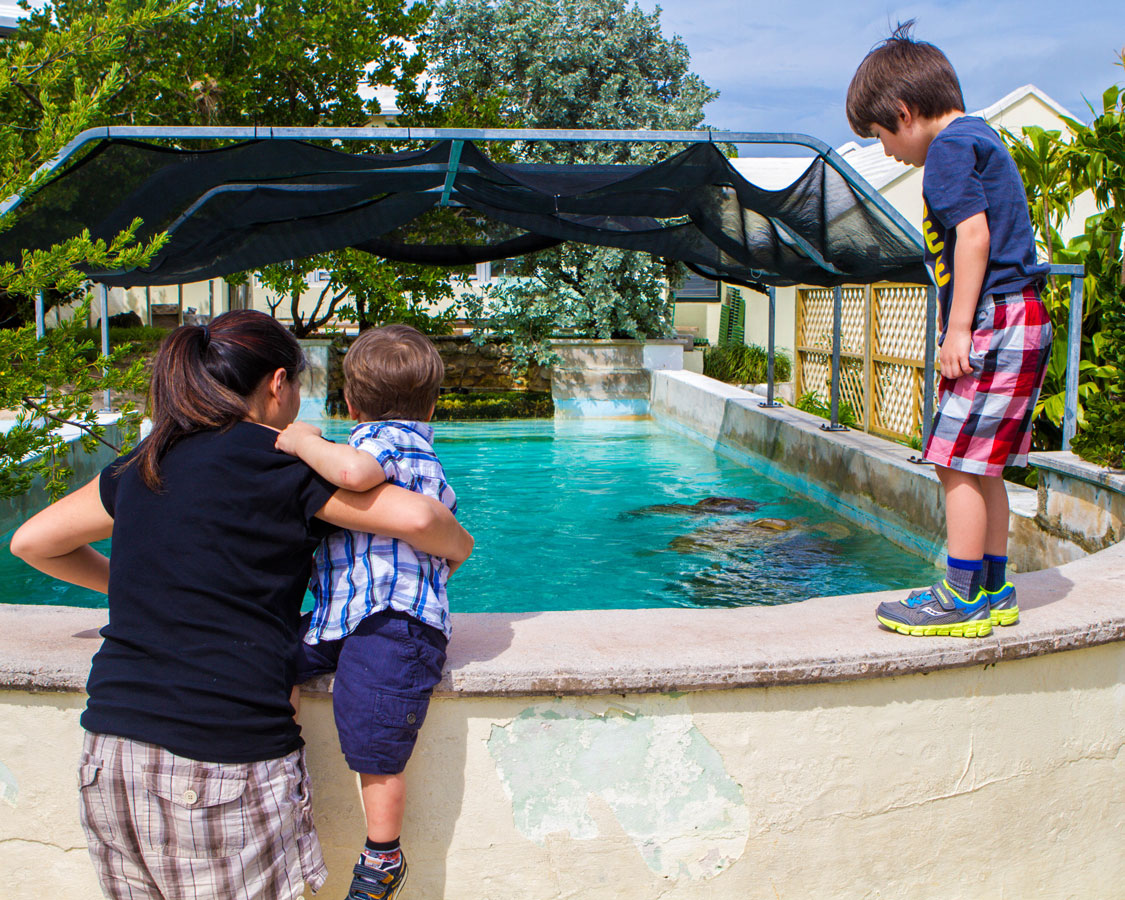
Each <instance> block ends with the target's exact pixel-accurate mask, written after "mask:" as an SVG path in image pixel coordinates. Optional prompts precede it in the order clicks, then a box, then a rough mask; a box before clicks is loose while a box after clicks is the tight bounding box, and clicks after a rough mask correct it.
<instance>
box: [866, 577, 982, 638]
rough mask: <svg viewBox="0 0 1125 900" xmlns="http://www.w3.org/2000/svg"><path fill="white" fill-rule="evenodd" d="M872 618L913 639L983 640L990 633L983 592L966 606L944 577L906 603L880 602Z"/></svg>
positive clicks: (912, 595) (979, 592)
mask: <svg viewBox="0 0 1125 900" xmlns="http://www.w3.org/2000/svg"><path fill="white" fill-rule="evenodd" d="M875 618H876V619H878V620H879V621H880V622H881V623H882V624H883V625H886V626H887V628H890V629H891V630H892V631H897V632H899V633H900V634H911V635H915V636H932V635H948V636H950V637H985V636H986V635H988V634H991V633H992V618H991V615H990V610H989V603H988V597H987V595H986V594H985V593H984V591H978V592H977V595H976V597H975V598H974V600H973V602H972V603H968V602H966V601H965V598H963V597H962V596H961V595H960V594H958V593H957V592H956V591H955V590H953V588H951V587H950V586H949V582H948V581H946V580H945V579H944V578H943V579H942V580H941V581H940V582H938V583H937V584H935V585H933V586H932V587H928V588H924V589H922V590H920V591H914V592H912V593H911V594H910V596H909V597H907V598H906V599H905V600H892V601H888V602H884V603H880V604H879V608H878V609H877V610H876V611H875Z"/></svg>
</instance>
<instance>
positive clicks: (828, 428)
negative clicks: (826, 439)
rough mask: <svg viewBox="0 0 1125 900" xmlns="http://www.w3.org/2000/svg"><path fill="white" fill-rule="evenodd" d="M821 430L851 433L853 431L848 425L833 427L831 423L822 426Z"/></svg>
mask: <svg viewBox="0 0 1125 900" xmlns="http://www.w3.org/2000/svg"><path fill="white" fill-rule="evenodd" d="M820 430H821V431H851V429H850V428H848V426H847V425H833V424H832V423H831V422H827V423H825V424H824V425H821V426H820Z"/></svg>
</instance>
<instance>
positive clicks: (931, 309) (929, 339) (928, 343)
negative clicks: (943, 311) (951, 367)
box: [910, 284, 937, 465]
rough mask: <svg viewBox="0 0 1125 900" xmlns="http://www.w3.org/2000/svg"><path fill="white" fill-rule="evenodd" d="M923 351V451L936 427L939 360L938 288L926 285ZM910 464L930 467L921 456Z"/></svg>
mask: <svg viewBox="0 0 1125 900" xmlns="http://www.w3.org/2000/svg"><path fill="white" fill-rule="evenodd" d="M923 340H924V341H925V347H924V348H923V350H922V359H923V363H922V450H923V451H925V449H926V442H927V441H929V439H930V431H932V430H933V427H934V362H935V360H936V358H937V288H936V287H935V286H934V285H932V284H929V285H926V335H925V337H924V338H923ZM910 462H912V463H916V464H918V465H930V461H929V460H928V459H923V458H922V456H921V455H912V456H911V457H910Z"/></svg>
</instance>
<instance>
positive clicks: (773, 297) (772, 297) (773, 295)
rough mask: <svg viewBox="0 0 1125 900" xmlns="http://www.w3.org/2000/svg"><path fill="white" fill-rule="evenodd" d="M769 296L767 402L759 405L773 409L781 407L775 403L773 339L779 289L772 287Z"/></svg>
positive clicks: (768, 292)
mask: <svg viewBox="0 0 1125 900" xmlns="http://www.w3.org/2000/svg"><path fill="white" fill-rule="evenodd" d="M766 293H767V295H768V296H769V310H770V312H769V337H768V341H767V349H766V402H765V403H759V404H758V405H759V406H761V407H764V408H767V409H769V408H772V407H775V406H781V404H780V403H775V402H774V399H773V358H774V349H773V338H774V331H775V315H776V312H777V288H773V287H771V288H770V289H769V290H768V291H767V292H766Z"/></svg>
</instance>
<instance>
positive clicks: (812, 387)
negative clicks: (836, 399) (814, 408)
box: [797, 352, 832, 398]
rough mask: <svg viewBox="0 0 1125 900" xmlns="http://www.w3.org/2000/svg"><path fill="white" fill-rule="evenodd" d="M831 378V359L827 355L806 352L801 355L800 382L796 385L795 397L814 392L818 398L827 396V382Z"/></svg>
mask: <svg viewBox="0 0 1125 900" xmlns="http://www.w3.org/2000/svg"><path fill="white" fill-rule="evenodd" d="M831 377H832V357H831V355H829V354H827V353H814V352H807V353H802V354H801V380H800V383H799V384H798V385H797V395H798V396H800V395H802V394H807V393H809V392H810V391H816V392H817V393H818V394H820V396H821V397H822V398H823V397H827V396H828V382H829V380H830V379H831Z"/></svg>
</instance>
